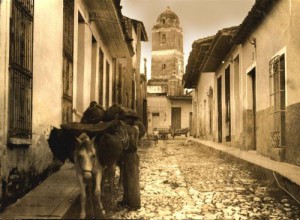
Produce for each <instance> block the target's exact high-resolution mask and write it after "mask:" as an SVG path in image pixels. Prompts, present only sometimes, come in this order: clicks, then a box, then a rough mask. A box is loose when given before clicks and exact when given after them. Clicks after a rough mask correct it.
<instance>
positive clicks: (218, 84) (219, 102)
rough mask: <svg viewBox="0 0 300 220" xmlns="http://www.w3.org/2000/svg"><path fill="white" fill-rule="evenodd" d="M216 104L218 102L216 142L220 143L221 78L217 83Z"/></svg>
mask: <svg viewBox="0 0 300 220" xmlns="http://www.w3.org/2000/svg"><path fill="white" fill-rule="evenodd" d="M217 90H218V91H217V102H218V142H219V143H221V142H222V77H221V76H220V77H219V78H218V81H217Z"/></svg>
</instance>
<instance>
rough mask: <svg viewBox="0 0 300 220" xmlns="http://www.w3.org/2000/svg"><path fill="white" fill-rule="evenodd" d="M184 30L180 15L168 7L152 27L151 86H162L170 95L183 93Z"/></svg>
mask: <svg viewBox="0 0 300 220" xmlns="http://www.w3.org/2000/svg"><path fill="white" fill-rule="evenodd" d="M182 33H183V31H182V28H181V27H180V22H179V18H178V16H177V15H176V14H175V13H174V12H173V11H172V10H171V9H170V7H167V9H166V10H165V11H164V12H162V13H161V14H160V15H159V16H158V18H157V21H156V24H155V25H154V26H153V28H152V54H151V56H152V60H151V80H149V85H150V86H160V87H161V88H162V91H163V92H165V93H167V95H169V96H177V95H182V93H183V88H182V83H181V82H182V76H183V68H184V64H183V34H182Z"/></svg>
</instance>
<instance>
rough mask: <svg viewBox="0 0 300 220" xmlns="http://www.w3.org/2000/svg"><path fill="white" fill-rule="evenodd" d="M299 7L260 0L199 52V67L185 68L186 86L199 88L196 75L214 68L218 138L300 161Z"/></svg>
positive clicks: (283, 159)
mask: <svg viewBox="0 0 300 220" xmlns="http://www.w3.org/2000/svg"><path fill="white" fill-rule="evenodd" d="M299 9H300V3H299V2H298V1H294V0H292V1H272V0H269V1H256V2H255V4H254V6H253V7H252V9H251V11H250V12H249V14H248V15H247V17H246V18H245V19H244V21H243V22H242V24H241V25H240V26H239V28H238V29H236V30H234V28H233V29H232V31H229V29H223V30H221V31H219V32H218V33H217V35H216V36H215V37H214V39H213V41H212V42H211V45H210V46H209V49H208V50H207V52H208V53H207V55H206V57H205V58H199V57H198V58H196V60H197V62H199V63H200V64H201V65H200V66H201V69H200V71H199V72H198V73H197V74H196V73H195V74H194V73H192V71H189V72H187V73H186V76H185V78H186V83H185V86H186V87H193V86H194V87H195V91H196V92H198V93H199V91H201V89H202V88H201V87H199V86H198V85H194V84H193V83H192V81H193V80H195V79H196V77H197V79H200V80H201V79H202V78H201V76H203V75H205V72H214V79H213V85H214V86H213V89H214V91H216V92H214V93H213V100H214V117H213V124H214V129H213V140H214V141H216V142H222V143H226V144H230V145H232V146H234V147H238V148H241V149H243V150H255V151H257V152H258V153H260V154H262V155H265V156H268V157H270V158H272V159H274V160H279V161H286V162H289V163H292V164H296V165H300V161H299V155H300V151H299V147H298V146H299V144H300V143H299V141H300V137H299V134H298V133H299V132H297V131H298V130H299V125H300V118H299V112H300V109H299V105H300V104H299V103H300V99H299V96H298V95H297V94H298V93H299V91H298V90H299V89H298V88H299V82H300V80H299V76H298V75H299V74H297V70H298V69H299V61H298V59H299V56H298V54H299V53H300V48H299V45H298V43H296V42H297V41H298V40H299V33H300V28H299V27H298V26H299V25H298V24H299V22H300V17H299V16H298V14H297V13H296V11H298V10H299ZM275 24H280V25H279V26H278V25H275ZM283 27H285V28H283ZM224 48H225V49H224ZM222 50H223V52H221V51H222ZM216 56H219V60H218V61H216V60H214V59H213V57H216ZM191 64H192V63H191ZM199 75H200V77H199V78H198V76H199ZM196 105H199V103H197V104H196ZM197 120H198V121H199V118H198V119H197ZM198 121H197V123H199V122H198Z"/></svg>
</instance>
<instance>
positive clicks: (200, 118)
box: [194, 72, 215, 139]
mask: <svg viewBox="0 0 300 220" xmlns="http://www.w3.org/2000/svg"><path fill="white" fill-rule="evenodd" d="M214 75H215V73H214V72H209V73H201V74H200V77H199V80H198V83H197V86H196V90H195V96H194V101H195V103H196V106H195V110H194V113H195V121H194V131H195V134H194V135H196V137H201V138H204V139H212V135H213V132H214V131H213V130H214V128H213V123H212V125H211V126H212V128H210V116H209V115H210V112H209V109H210V107H211V108H212V109H211V120H212V121H213V111H214V110H213V109H214V108H213V106H214V104H213V103H214V102H213V100H214V99H215V98H214V96H215V92H214V91H215V89H214ZM210 89H212V92H213V93H212V97H211V98H210V97H209V96H208V95H209V91H210ZM210 101H211V102H212V103H211V106H210V105H209V102H210ZM195 111H196V112H195ZM210 131H211V132H210Z"/></svg>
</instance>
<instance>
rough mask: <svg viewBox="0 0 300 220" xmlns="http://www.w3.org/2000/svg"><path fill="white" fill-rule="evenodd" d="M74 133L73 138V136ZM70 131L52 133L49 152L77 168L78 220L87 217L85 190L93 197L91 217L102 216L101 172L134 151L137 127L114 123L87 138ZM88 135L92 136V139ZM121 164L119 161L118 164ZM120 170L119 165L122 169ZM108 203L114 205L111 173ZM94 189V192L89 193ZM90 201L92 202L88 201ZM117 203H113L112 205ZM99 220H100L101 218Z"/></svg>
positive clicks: (137, 136)
mask: <svg viewBox="0 0 300 220" xmlns="http://www.w3.org/2000/svg"><path fill="white" fill-rule="evenodd" d="M75 133H76V136H77V138H76V136H74V134H75ZM75 133H74V132H73V131H72V130H68V129H66V128H64V129H57V128H55V127H54V128H53V129H52V130H51V133H50V136H49V139H48V142H49V147H50V149H51V151H52V152H53V154H54V156H56V157H57V158H58V159H59V160H60V161H62V162H65V160H66V159H69V160H70V161H71V162H73V163H74V164H75V166H76V172H77V176H78V179H79V183H80V187H81V212H80V218H85V217H86V207H85V206H86V201H87V196H86V195H87V193H86V188H87V189H89V190H90V194H91V195H94V197H93V196H92V197H93V199H94V200H95V204H96V210H94V209H93V206H92V212H96V213H93V214H94V215H95V214H97V215H104V214H105V212H104V210H103V206H102V203H101V181H102V179H103V172H104V170H114V169H115V167H116V164H117V162H120V161H122V158H123V154H124V153H126V152H136V151H137V141H138V139H139V127H138V126H137V125H133V126H132V125H129V124H128V123H126V122H124V121H122V120H118V119H116V120H114V121H113V122H112V123H111V124H110V126H109V128H107V129H105V131H102V132H96V134H95V133H93V135H91V134H89V133H88V135H87V134H86V133H85V132H84V131H82V132H80V133H77V132H75ZM89 136H93V138H92V139H90V138H89ZM120 164H122V162H121V163H120ZM121 167H122V166H121ZM120 169H121V172H120V173H121V174H122V173H123V170H122V168H120ZM110 174H112V175H110V176H109V178H108V180H109V186H110V190H109V191H110V202H111V204H113V202H114V200H115V199H114V193H113V190H114V184H113V183H114V172H110ZM91 189H93V192H91V191H92V190H91ZM90 201H92V200H90ZM115 205H116V204H115V203H114V204H113V206H115ZM100 218H103V216H101V217H100Z"/></svg>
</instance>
